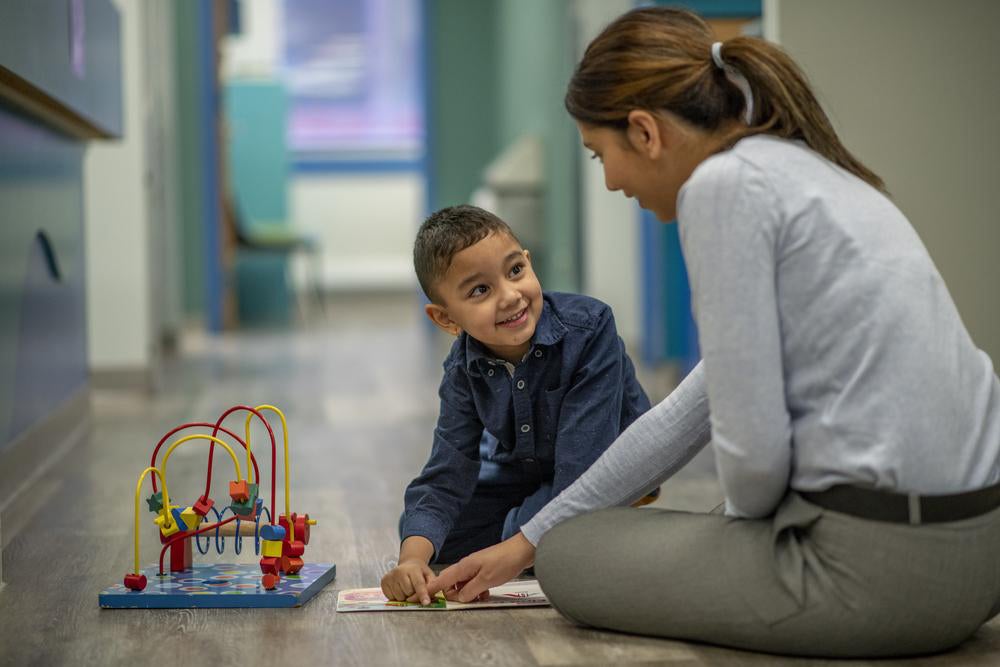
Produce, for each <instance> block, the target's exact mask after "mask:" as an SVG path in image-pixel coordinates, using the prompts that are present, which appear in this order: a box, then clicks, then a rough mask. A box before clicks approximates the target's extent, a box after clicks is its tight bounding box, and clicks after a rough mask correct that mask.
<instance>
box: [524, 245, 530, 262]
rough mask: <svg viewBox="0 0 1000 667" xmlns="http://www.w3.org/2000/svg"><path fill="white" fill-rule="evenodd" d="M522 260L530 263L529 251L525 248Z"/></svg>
mask: <svg viewBox="0 0 1000 667" xmlns="http://www.w3.org/2000/svg"><path fill="white" fill-rule="evenodd" d="M524 258H525V259H526V260H528V263H529V264H530V263H531V251H530V250H528V249H527V248H525V249H524Z"/></svg>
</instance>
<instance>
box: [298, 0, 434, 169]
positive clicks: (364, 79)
mask: <svg viewBox="0 0 1000 667" xmlns="http://www.w3.org/2000/svg"><path fill="white" fill-rule="evenodd" d="M421 19H422V16H421V0H336V2H331V1H330V0H286V2H285V3H284V22H285V25H284V31H283V34H284V46H283V69H284V77H285V80H286V82H287V84H288V91H289V96H290V99H289V118H288V133H289V136H288V145H289V147H290V148H291V150H292V151H293V152H294V153H295V154H296V158H297V159H299V160H304V161H310V160H372V161H383V162H385V161H415V160H418V159H420V157H421V156H422V154H423V143H424V118H423V62H422V60H423V45H422V25H421Z"/></svg>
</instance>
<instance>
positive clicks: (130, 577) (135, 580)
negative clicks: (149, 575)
mask: <svg viewBox="0 0 1000 667" xmlns="http://www.w3.org/2000/svg"><path fill="white" fill-rule="evenodd" d="M125 587H126V588H131V589H132V590H133V591H141V590H143V589H144V588H146V575H144V574H126V575H125Z"/></svg>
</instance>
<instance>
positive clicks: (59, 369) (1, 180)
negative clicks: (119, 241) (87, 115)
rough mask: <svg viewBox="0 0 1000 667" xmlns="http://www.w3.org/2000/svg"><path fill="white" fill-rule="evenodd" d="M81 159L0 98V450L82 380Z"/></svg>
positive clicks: (77, 148) (74, 145) (76, 148)
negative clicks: (4, 103)
mask: <svg viewBox="0 0 1000 667" xmlns="http://www.w3.org/2000/svg"><path fill="white" fill-rule="evenodd" d="M82 160H83V144H82V143H79V142H77V141H75V140H72V139H69V138H67V137H65V136H64V135H61V134H57V133H55V132H53V131H52V130H49V129H48V128H45V127H42V126H40V125H38V124H36V123H35V122H33V121H31V120H29V119H27V118H25V117H23V116H21V115H20V114H18V113H16V112H14V111H12V110H11V109H9V108H7V107H4V106H2V105H0V449H2V448H3V447H4V446H5V445H7V444H8V443H9V442H10V441H11V440H12V439H13V438H15V437H16V436H17V435H19V434H20V433H22V432H23V431H24V430H25V429H26V428H28V427H29V426H31V425H33V424H35V423H37V422H38V421H40V420H41V419H43V418H44V417H45V416H47V415H48V414H49V413H51V412H52V411H53V410H54V409H55V408H56V407H58V406H59V404H60V403H62V402H63V401H64V400H66V399H68V398H70V397H71V396H72V395H73V394H74V393H75V392H76V391H77V390H79V389H81V388H82V387H84V386H85V385H86V383H87V348H86V319H85V311H84V308H85V298H86V296H85V292H84V287H85V283H84V262H83V248H84V239H83V194H82ZM95 223H96V224H100V221H95Z"/></svg>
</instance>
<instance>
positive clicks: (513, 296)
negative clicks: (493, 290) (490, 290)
mask: <svg viewBox="0 0 1000 667" xmlns="http://www.w3.org/2000/svg"><path fill="white" fill-rule="evenodd" d="M520 301H521V290H519V289H518V288H517V287H516V286H515V285H512V284H507V285H506V286H505V287H504V289H503V291H502V293H501V295H500V307H501V308H506V307H508V306H511V305H513V304H515V303H519V302H520Z"/></svg>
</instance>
